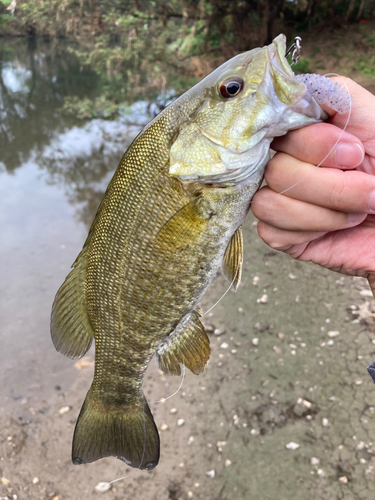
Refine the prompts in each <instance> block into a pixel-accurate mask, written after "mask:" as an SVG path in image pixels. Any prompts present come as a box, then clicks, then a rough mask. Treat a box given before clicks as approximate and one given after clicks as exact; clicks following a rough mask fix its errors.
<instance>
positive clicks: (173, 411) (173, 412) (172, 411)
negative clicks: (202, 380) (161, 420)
mask: <svg viewBox="0 0 375 500" xmlns="http://www.w3.org/2000/svg"><path fill="white" fill-rule="evenodd" d="M201 390H202V388H201ZM169 413H172V415H174V414H175V413H177V408H171V409H170V410H169Z"/></svg>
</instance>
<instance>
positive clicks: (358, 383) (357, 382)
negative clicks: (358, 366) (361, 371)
mask: <svg viewBox="0 0 375 500" xmlns="http://www.w3.org/2000/svg"><path fill="white" fill-rule="evenodd" d="M354 383H355V385H362V384H363V381H362V380H361V379H359V378H357V379H356V380H355V381H354Z"/></svg>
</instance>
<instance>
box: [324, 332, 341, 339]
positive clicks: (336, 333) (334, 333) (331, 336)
mask: <svg viewBox="0 0 375 500" xmlns="http://www.w3.org/2000/svg"><path fill="white" fill-rule="evenodd" d="M327 335H328V337H330V338H331V339H333V338H334V337H338V336H339V335H340V332H338V331H330V332H328V333H327Z"/></svg>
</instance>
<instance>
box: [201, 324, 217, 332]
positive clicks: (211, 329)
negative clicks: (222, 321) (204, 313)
mask: <svg viewBox="0 0 375 500" xmlns="http://www.w3.org/2000/svg"><path fill="white" fill-rule="evenodd" d="M204 329H205V330H206V333H214V331H215V330H216V328H215V327H214V325H204Z"/></svg>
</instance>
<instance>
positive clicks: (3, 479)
mask: <svg viewBox="0 0 375 500" xmlns="http://www.w3.org/2000/svg"><path fill="white" fill-rule="evenodd" d="M0 482H1V484H3V485H4V486H8V484H10V481H9V479H7V478H6V477H4V476H3V477H2V478H1V479H0Z"/></svg>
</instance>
